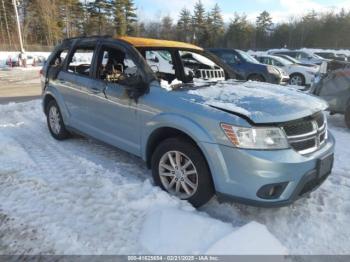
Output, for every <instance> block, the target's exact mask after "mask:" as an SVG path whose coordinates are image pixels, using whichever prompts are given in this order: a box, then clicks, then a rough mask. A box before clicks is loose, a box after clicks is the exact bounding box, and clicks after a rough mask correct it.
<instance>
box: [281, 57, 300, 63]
mask: <svg viewBox="0 0 350 262" xmlns="http://www.w3.org/2000/svg"><path fill="white" fill-rule="evenodd" d="M280 57H283V58H284V59H286V60H288V61H291V62H293V63H294V64H299V63H300V61H299V60H297V59H295V58H293V57H291V56H288V55H282V56H280Z"/></svg>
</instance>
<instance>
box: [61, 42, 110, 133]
mask: <svg viewBox="0 0 350 262" xmlns="http://www.w3.org/2000/svg"><path fill="white" fill-rule="evenodd" d="M96 46H97V41H96V40H90V41H83V42H81V43H78V44H77V45H75V47H74V48H73V50H72V51H71V52H70V53H69V55H68V59H67V62H66V65H65V68H64V70H61V71H60V73H59V74H58V76H57V81H58V83H59V86H60V91H61V92H60V93H61V94H62V96H63V98H64V102H65V105H66V108H67V110H68V113H69V118H70V120H69V126H71V127H73V128H76V129H78V130H79V131H81V132H84V133H87V134H93V129H94V127H93V122H92V119H91V112H92V111H93V107H94V106H93V104H91V99H90V96H91V95H93V94H95V93H96V94H102V95H103V92H101V91H103V90H101V89H99V88H100V86H99V85H97V84H96V81H95V79H94V78H93V77H92V73H93V64H94V63H93V61H94V59H95V53H96V52H95V50H96Z"/></svg>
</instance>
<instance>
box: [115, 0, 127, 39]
mask: <svg viewBox="0 0 350 262" xmlns="http://www.w3.org/2000/svg"><path fill="white" fill-rule="evenodd" d="M114 25H115V31H116V34H117V35H119V36H123V35H126V32H127V21H126V16H125V1H124V0H115V2H114Z"/></svg>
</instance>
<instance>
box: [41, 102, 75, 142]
mask: <svg viewBox="0 0 350 262" xmlns="http://www.w3.org/2000/svg"><path fill="white" fill-rule="evenodd" d="M46 118H47V125H48V128H49V130H50V133H51V135H52V136H53V137H54V138H55V139H57V140H64V139H66V138H68V137H69V132H68V131H67V130H66V127H65V125H64V123H63V118H62V114H61V111H60V109H59V107H58V105H57V103H56V101H55V100H51V101H50V102H49V103H48V104H47V106H46Z"/></svg>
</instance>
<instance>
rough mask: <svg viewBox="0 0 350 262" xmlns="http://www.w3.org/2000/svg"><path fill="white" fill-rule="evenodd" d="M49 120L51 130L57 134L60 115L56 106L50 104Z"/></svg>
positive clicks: (59, 126) (59, 127)
mask: <svg viewBox="0 0 350 262" xmlns="http://www.w3.org/2000/svg"><path fill="white" fill-rule="evenodd" d="M49 122H50V127H51V130H52V132H54V133H55V134H56V135H58V134H59V133H60V131H61V123H60V122H61V117H60V113H59V111H58V108H57V107H56V106H51V107H50V110H49Z"/></svg>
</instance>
